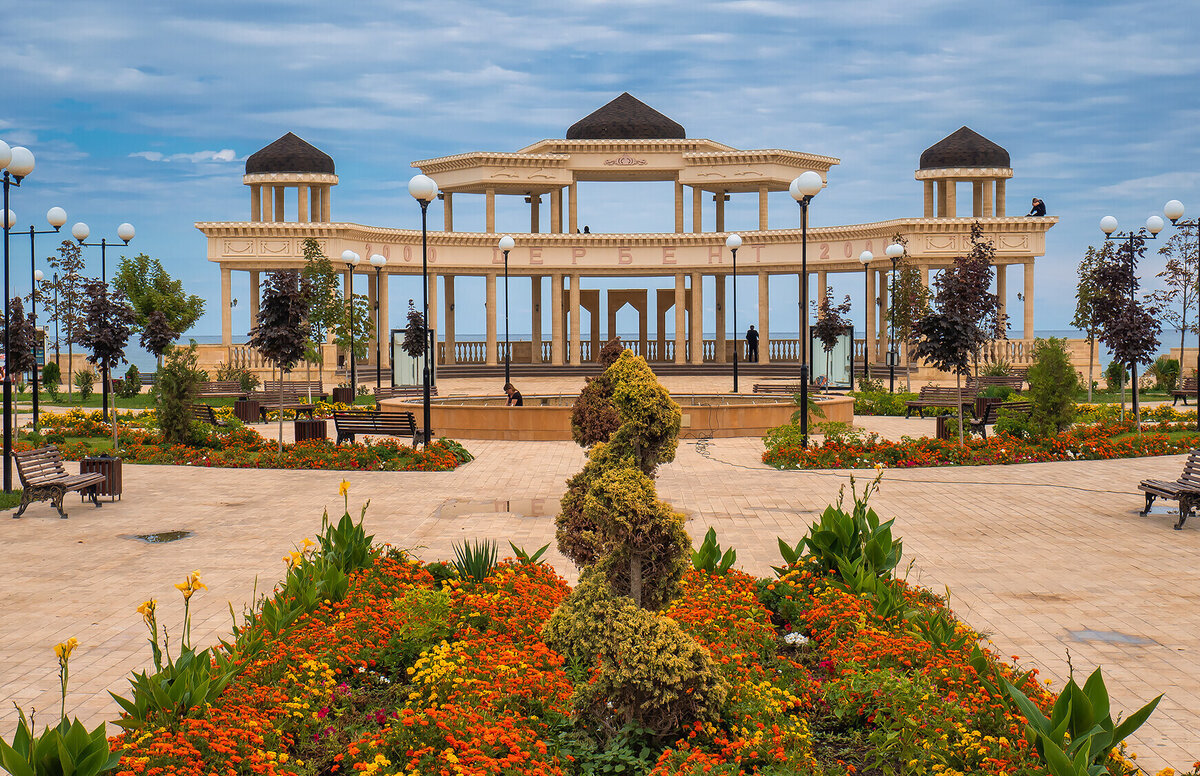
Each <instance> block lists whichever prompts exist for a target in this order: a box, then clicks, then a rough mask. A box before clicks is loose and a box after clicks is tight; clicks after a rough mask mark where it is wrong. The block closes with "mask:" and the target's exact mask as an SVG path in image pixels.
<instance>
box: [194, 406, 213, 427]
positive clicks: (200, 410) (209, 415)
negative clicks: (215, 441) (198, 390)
mask: <svg viewBox="0 0 1200 776" xmlns="http://www.w3.org/2000/svg"><path fill="white" fill-rule="evenodd" d="M192 417H193V418H195V419H196V420H198V421H200V422H201V423H207V424H208V425H210V426H215V425H217V413H216V412H214V411H213V408H212V407H211V406H209V405H207V404H193V405H192Z"/></svg>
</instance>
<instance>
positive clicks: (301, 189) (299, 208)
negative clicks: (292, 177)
mask: <svg viewBox="0 0 1200 776" xmlns="http://www.w3.org/2000/svg"><path fill="white" fill-rule="evenodd" d="M296 220H297V221H299V222H300V223H302V224H305V223H308V222H309V220H310V219H309V217H308V186H304V185H301V186H297V187H296Z"/></svg>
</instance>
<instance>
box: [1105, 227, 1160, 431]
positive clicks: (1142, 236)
mask: <svg viewBox="0 0 1200 776" xmlns="http://www.w3.org/2000/svg"><path fill="white" fill-rule="evenodd" d="M1164 226H1166V224H1165V223H1164V222H1163V220H1162V219H1161V218H1159V217H1158V216H1150V217H1149V218H1147V219H1146V225H1145V226H1143V227H1140V228H1139V229H1137V230H1136V231H1135V230H1132V229H1131V230H1130V231H1128V232H1118V231H1117V219H1115V218H1113V217H1112V216H1105V217H1104V218H1101V219H1100V231H1102V232H1104V239H1105V240H1106V241H1107V240H1128V241H1129V301H1130V302H1132V301H1133V290H1134V286H1135V285H1136V283H1137V277H1136V276H1135V275H1134V269H1135V268H1134V264H1133V256H1134V249H1135V247H1136V245H1137V242H1138V241H1139V240H1141V241H1143V242H1144V241H1146V240H1153V239H1154V238H1156V237H1158V233H1159V232H1161V231H1162V230H1163V227H1164ZM1129 381H1130V383H1131V384H1132V391H1133V417H1134V421H1135V422H1136V423H1137V424H1138V429H1139V431H1140V429H1141V416H1140V415H1139V414H1138V376H1137V362H1136V361H1134V362H1133V363H1132V364H1130V365H1129Z"/></svg>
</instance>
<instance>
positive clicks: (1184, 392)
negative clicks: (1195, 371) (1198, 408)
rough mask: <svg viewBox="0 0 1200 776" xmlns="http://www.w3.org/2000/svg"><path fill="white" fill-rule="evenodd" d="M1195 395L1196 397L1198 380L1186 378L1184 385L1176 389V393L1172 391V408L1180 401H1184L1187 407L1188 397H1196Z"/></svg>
mask: <svg viewBox="0 0 1200 776" xmlns="http://www.w3.org/2000/svg"><path fill="white" fill-rule="evenodd" d="M1195 395H1196V378H1194V377H1185V378H1183V384H1182V385H1181V386H1180V387H1178V388H1176V389H1175V390H1174V391H1171V396H1172V399H1171V406H1172V407H1174V406H1175V402H1177V401H1179V400H1180V399H1183V406H1185V407H1186V406H1187V400H1188V397H1189V396H1195Z"/></svg>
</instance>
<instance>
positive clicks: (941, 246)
mask: <svg viewBox="0 0 1200 776" xmlns="http://www.w3.org/2000/svg"><path fill="white" fill-rule="evenodd" d="M956 237H957V235H953V234H930V235H926V236H925V247H926V248H927V249H928V250H931V251H952V250H954V248H955V243H957V240H956V239H955V238H956Z"/></svg>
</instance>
